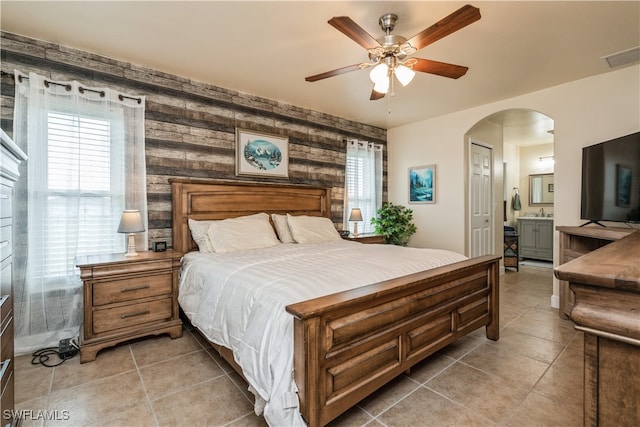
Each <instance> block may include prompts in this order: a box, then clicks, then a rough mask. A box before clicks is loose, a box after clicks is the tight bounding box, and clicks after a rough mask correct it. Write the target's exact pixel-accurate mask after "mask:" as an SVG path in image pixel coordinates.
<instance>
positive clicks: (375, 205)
mask: <svg viewBox="0 0 640 427" xmlns="http://www.w3.org/2000/svg"><path fill="white" fill-rule="evenodd" d="M382 150H383V146H382V145H381V144H374V143H371V142H366V141H358V140H349V141H347V165H346V170H345V200H344V227H345V229H348V230H350V231H351V232H353V229H354V223H353V222H351V221H349V215H350V213H351V210H352V209H353V208H360V210H361V211H362V219H363V221H362V222H358V232H359V233H373V232H374V231H375V227H374V226H373V225H372V224H371V218H374V217H375V216H376V212H377V210H378V209H380V208H381V207H382V154H383V153H382Z"/></svg>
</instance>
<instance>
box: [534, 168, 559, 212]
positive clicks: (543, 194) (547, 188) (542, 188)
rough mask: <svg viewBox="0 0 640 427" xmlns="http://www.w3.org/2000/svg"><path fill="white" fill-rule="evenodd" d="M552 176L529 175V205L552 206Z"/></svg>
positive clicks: (547, 174) (550, 174)
mask: <svg viewBox="0 0 640 427" xmlns="http://www.w3.org/2000/svg"><path fill="white" fill-rule="evenodd" d="M553 190H554V188H553V174H552V173H543V174H538V175H529V205H531V206H553Z"/></svg>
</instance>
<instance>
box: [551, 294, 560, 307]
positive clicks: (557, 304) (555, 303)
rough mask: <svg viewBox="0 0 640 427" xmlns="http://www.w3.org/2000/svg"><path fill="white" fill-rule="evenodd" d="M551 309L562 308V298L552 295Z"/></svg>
mask: <svg viewBox="0 0 640 427" xmlns="http://www.w3.org/2000/svg"><path fill="white" fill-rule="evenodd" d="M551 308H560V297H559V296H557V295H551Z"/></svg>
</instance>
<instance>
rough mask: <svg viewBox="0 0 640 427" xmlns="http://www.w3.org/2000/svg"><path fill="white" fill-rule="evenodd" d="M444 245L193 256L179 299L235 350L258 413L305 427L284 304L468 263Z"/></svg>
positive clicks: (215, 338)
mask: <svg viewBox="0 0 640 427" xmlns="http://www.w3.org/2000/svg"><path fill="white" fill-rule="evenodd" d="M464 259H466V257H464V256H463V255H460V254H457V253H455V252H451V251H446V250H439V249H418V248H406V247H399V246H393V245H367V244H361V243H357V242H349V241H338V242H329V243H307V244H279V245H276V246H273V247H269V248H263V249H252V250H243V251H236V252H229V253H209V254H205V253H200V252H190V253H188V254H186V255H185V256H184V258H183V262H182V270H181V274H180V282H179V283H180V286H179V296H178V301H179V303H180V306H181V307H182V310H183V311H184V313H185V314H186V315H187V317H188V318H189V320H190V321H191V323H192V324H193V325H194V326H195V327H196V328H198V330H199V331H200V332H201V333H202V334H203V335H204V336H205V337H206V338H207V339H208V340H209V341H211V342H213V343H216V344H218V345H222V346H224V347H227V348H229V349H231V350H233V354H234V358H235V361H236V362H237V363H238V365H239V366H240V367H241V368H242V371H243V374H244V376H245V378H246V379H247V381H248V382H249V386H250V390H251V391H252V392H253V393H254V395H255V396H256V413H260V412H261V411H262V410H263V413H264V417H265V420H266V421H267V423H269V425H272V426H276V425H277V426H282V425H287V426H295V425H304V424H305V423H304V420H303V419H302V417H301V415H300V412H299V411H298V402H297V395H296V391H297V390H296V386H295V382H294V379H293V318H292V316H291V315H290V314H289V313H287V312H286V310H285V307H286V306H287V305H289V304H293V303H296V302H300V301H305V300H308V299H312V298H316V297H320V296H323V295H329V294H333V293H337V292H341V291H344V290H348V289H353V288H357V287H360V286H364V285H368V284H371V283H377V282H380V281H383V280H388V279H392V278H395V277H399V276H404V275H407V274H411V273H416V272H418V271H423V270H428V269H430V268H435V267H439V266H442V265H446V264H450V263H454V262H457V261H462V260H464Z"/></svg>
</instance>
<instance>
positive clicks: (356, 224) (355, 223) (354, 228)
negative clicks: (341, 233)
mask: <svg viewBox="0 0 640 427" xmlns="http://www.w3.org/2000/svg"><path fill="white" fill-rule="evenodd" d="M353 235H354V236H355V237H358V223H357V222H354V223H353Z"/></svg>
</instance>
